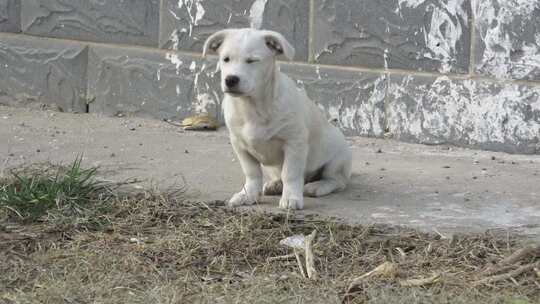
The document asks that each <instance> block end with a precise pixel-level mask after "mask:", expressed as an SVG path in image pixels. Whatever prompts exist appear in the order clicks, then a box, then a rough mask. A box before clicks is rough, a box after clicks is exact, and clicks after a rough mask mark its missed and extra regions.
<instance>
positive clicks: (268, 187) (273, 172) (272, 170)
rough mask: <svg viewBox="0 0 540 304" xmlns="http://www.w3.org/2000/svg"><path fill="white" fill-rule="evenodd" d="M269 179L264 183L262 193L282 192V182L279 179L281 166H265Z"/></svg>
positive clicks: (278, 193) (273, 193)
mask: <svg viewBox="0 0 540 304" xmlns="http://www.w3.org/2000/svg"><path fill="white" fill-rule="evenodd" d="M264 171H265V172H266V173H267V175H268V177H269V178H270V180H269V181H268V182H266V183H264V187H263V195H270V196H272V195H281V193H282V192H283V182H282V181H281V166H276V167H265V168H264Z"/></svg>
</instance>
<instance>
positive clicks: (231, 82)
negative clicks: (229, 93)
mask: <svg viewBox="0 0 540 304" xmlns="http://www.w3.org/2000/svg"><path fill="white" fill-rule="evenodd" d="M239 82H240V78H238V76H234V75H232V76H227V77H226V78H225V84H226V85H227V87H228V88H234V87H236V86H237V85H238V83H239Z"/></svg>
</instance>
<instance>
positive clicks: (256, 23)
mask: <svg viewBox="0 0 540 304" xmlns="http://www.w3.org/2000/svg"><path fill="white" fill-rule="evenodd" d="M267 1H268V0H255V1H254V2H253V4H252V5H251V9H250V10H249V20H250V23H251V28H254V29H261V28H262V24H263V19H264V10H265V8H266V2H267Z"/></svg>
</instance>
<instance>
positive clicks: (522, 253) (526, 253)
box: [481, 245, 540, 276]
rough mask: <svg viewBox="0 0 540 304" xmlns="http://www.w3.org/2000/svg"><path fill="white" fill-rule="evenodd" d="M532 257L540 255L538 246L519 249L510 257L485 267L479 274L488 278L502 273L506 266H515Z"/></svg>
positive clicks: (539, 246)
mask: <svg viewBox="0 0 540 304" xmlns="http://www.w3.org/2000/svg"><path fill="white" fill-rule="evenodd" d="M532 255H540V245H536V246H532V245H529V246H527V247H524V248H521V249H519V250H517V251H515V252H514V253H512V254H511V255H509V256H507V257H506V258H504V259H502V260H501V261H500V262H499V263H497V264H495V265H491V266H489V267H487V268H486V269H485V270H484V271H482V273H481V274H482V275H484V276H488V275H492V274H495V273H497V272H501V271H504V270H505V269H506V268H507V267H508V266H510V265H513V264H516V263H517V262H520V261H522V260H524V259H526V258H528V257H530V256H532Z"/></svg>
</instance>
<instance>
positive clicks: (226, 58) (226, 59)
mask: <svg viewBox="0 0 540 304" xmlns="http://www.w3.org/2000/svg"><path fill="white" fill-rule="evenodd" d="M223 61H224V62H229V61H231V58H229V57H225V58H223Z"/></svg>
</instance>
